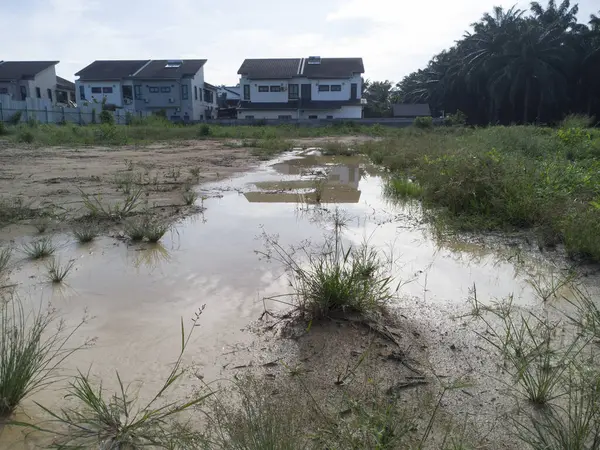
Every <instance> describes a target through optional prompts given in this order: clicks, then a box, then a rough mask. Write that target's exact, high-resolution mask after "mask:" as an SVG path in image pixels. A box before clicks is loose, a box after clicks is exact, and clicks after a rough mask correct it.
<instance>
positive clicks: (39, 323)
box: [0, 297, 83, 417]
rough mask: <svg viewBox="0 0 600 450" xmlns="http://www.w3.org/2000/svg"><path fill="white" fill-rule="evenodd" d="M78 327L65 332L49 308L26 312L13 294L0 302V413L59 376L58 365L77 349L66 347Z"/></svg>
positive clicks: (1, 414) (6, 414)
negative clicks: (53, 326)
mask: <svg viewBox="0 0 600 450" xmlns="http://www.w3.org/2000/svg"><path fill="white" fill-rule="evenodd" d="M82 323H83V322H82ZM51 325H56V328H55V329H52V327H51ZM80 325H81V324H80ZM78 328H79V326H77V327H75V328H74V329H73V330H72V331H71V332H67V331H66V328H65V325H64V323H63V322H62V321H60V320H57V318H56V315H55V312H54V311H53V310H48V311H46V312H42V311H41V310H40V311H33V312H31V313H26V312H25V310H24V308H23V305H22V303H21V302H20V301H19V300H18V299H17V298H15V297H12V298H10V299H8V300H7V301H3V302H2V303H1V304H0V416H3V417H6V416H8V415H10V414H11V413H12V412H13V411H14V409H15V408H16V407H17V405H18V404H19V403H20V402H21V400H23V398H25V397H27V396H29V395H31V394H33V393H35V392H37V391H38V390H40V389H42V388H44V387H46V386H48V385H49V384H51V383H53V382H55V381H57V380H58V379H59V378H58V375H57V373H56V371H57V369H58V368H59V366H60V365H61V364H62V363H63V361H64V360H65V359H66V358H67V357H68V356H70V355H71V354H72V353H73V352H75V351H76V350H78V349H79V348H81V347H78V348H70V347H67V346H66V344H67V343H68V341H69V340H70V338H71V337H72V336H73V334H74V333H75V332H76V330H77V329H78Z"/></svg>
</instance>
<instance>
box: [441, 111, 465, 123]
mask: <svg viewBox="0 0 600 450" xmlns="http://www.w3.org/2000/svg"><path fill="white" fill-rule="evenodd" d="M466 124H467V115H466V114H465V113H464V112H462V111H461V110H460V109H458V110H456V112H455V113H454V114H447V115H446V117H444V125H446V126H449V127H464V126H465V125H466Z"/></svg>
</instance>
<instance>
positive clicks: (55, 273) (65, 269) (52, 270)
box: [47, 258, 75, 283]
mask: <svg viewBox="0 0 600 450" xmlns="http://www.w3.org/2000/svg"><path fill="white" fill-rule="evenodd" d="M74 265H75V261H74V260H70V261H69V262H68V263H66V264H64V265H63V264H61V263H60V260H59V259H57V258H52V259H51V260H50V262H49V263H48V265H47V269H48V280H49V281H51V282H52V283H62V282H63V280H64V279H65V277H66V276H67V275H68V274H69V272H71V269H73V266H74Z"/></svg>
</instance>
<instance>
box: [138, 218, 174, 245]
mask: <svg viewBox="0 0 600 450" xmlns="http://www.w3.org/2000/svg"><path fill="white" fill-rule="evenodd" d="M145 228H146V229H145V233H144V236H145V237H146V239H148V242H152V243H156V242H158V241H160V239H161V238H162V237H163V236H164V235H165V233H166V232H167V231H169V228H170V227H169V225H167V224H165V223H161V222H159V221H157V220H150V221H149V222H148V223H147V224H146V227H145Z"/></svg>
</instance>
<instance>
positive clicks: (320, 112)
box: [238, 56, 364, 119]
mask: <svg viewBox="0 0 600 450" xmlns="http://www.w3.org/2000/svg"><path fill="white" fill-rule="evenodd" d="M363 73H364V65H363V60H362V58H321V57H318V56H311V57H309V58H288V59H246V60H245V61H244V63H243V64H242V66H241V67H240V69H239V70H238V74H239V75H240V86H242V101H241V104H240V108H239V110H238V118H240V119H360V118H361V117H362V109H363V102H362V99H361V92H362V77H361V75H362V74H363Z"/></svg>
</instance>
